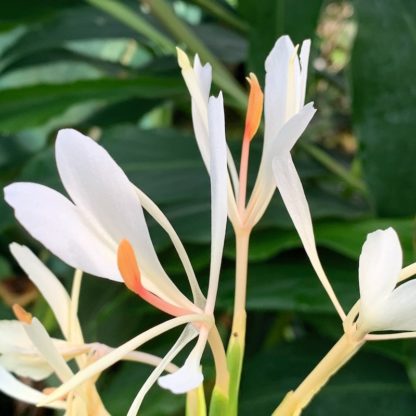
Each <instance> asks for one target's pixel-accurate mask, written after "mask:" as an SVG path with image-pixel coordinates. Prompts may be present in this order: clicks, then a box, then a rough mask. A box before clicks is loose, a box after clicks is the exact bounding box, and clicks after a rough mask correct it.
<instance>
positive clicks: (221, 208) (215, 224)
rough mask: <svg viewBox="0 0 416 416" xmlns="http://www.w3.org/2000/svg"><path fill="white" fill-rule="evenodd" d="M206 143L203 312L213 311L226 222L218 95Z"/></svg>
mask: <svg viewBox="0 0 416 416" xmlns="http://www.w3.org/2000/svg"><path fill="white" fill-rule="evenodd" d="M208 105H209V109H208V117H209V143H210V152H211V175H210V179H211V265H210V277H209V287H208V296H207V305H206V311H207V313H213V311H214V306H215V299H216V296H217V289H218V280H219V275H220V269H221V259H222V251H223V248H224V239H225V230H226V225H227V145H226V141H225V120H224V103H223V98H222V94H221V93H220V94H219V96H218V98H215V97H211V98H210V100H209V104H208Z"/></svg>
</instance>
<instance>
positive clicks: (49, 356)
mask: <svg viewBox="0 0 416 416" xmlns="http://www.w3.org/2000/svg"><path fill="white" fill-rule="evenodd" d="M23 327H24V329H25V331H26V333H27V335H28V336H29V338H30V339H31V341H32V343H33V345H34V346H35V347H36V348H37V349H38V351H39V353H40V354H41V355H42V356H43V358H44V359H45V360H46V361H47V362H48V363H49V365H50V366H51V367H52V368H53V370H54V371H55V373H56V375H57V376H58V377H59V378H60V380H61V381H62V382H65V381H68V380H69V379H70V378H71V377H72V375H73V373H72V371H71V369H70V368H69V366H68V364H67V363H66V361H65V360H64V358H63V357H62V355H61V354H60V352H59V351H58V349H57V348H56V346H55V344H54V342H53V340H52V338H51V337H50V336H49V334H48V333H47V332H46V329H45V328H44V327H43V325H42V324H41V323H40V322H39V320H38V319H37V318H33V319H32V323H30V324H24V326H23Z"/></svg>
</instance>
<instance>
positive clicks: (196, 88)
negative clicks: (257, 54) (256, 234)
mask: <svg viewBox="0 0 416 416" xmlns="http://www.w3.org/2000/svg"><path fill="white" fill-rule="evenodd" d="M297 50H298V48H297V47H295V46H294V45H293V43H292V41H291V40H290V38H289V37H288V36H282V37H280V38H279V39H278V40H277V41H276V44H275V45H274V47H273V49H272V51H271V52H270V54H269V56H268V57H267V59H266V63H265V67H266V82H265V94H264V128H265V132H264V145H263V154H262V159H261V164H260V167H259V171H258V175H257V179H256V183H255V186H254V189H253V192H252V194H251V196H250V199H249V201H248V204H247V206H246V186H247V169H248V157H249V146H250V141H251V140H252V138H253V136H254V135H255V133H256V131H257V129H258V127H259V124H260V120H261V113H262V105H263V95H262V92H261V88H260V86H259V84H258V81H257V78H256V77H255V75H254V74H250V77H249V78H247V80H248V81H249V83H250V87H251V91H250V97H249V103H248V108H247V118H246V128H245V132H244V138H243V149H242V154H241V162H240V175H239V176H238V175H237V171H236V168H235V164H234V161H233V159H232V156H231V153H230V151H228V169H229V179H228V188H229V192H228V215H229V217H230V220H231V222H232V223H233V225H234V227H236V226H239V227H241V226H243V227H244V226H245V227H250V228H252V227H253V226H254V225H255V224H256V223H257V222H258V221H259V220H260V218H261V217H262V216H263V214H264V212H265V210H266V208H267V206H268V205H269V203H270V200H271V198H272V196H273V193H274V190H275V184H274V181H273V173H272V161H273V158H274V157H275V156H276V155H279V154H280V153H282V152H289V151H290V149H291V148H292V147H293V145H294V144H295V142H296V141H297V140H298V138H299V137H300V136H301V134H302V133H303V132H304V130H305V129H306V127H307V125H308V123H309V122H310V120H311V119H312V117H313V115H314V113H315V111H316V110H315V108H314V107H313V103H309V104H307V105H304V101H305V89H306V79H307V72H308V71H307V68H308V60H309V50H310V40H305V41H304V42H303V43H302V47H301V51H300V54H299V56H298V54H297ZM178 61H179V65H180V67H181V68H182V75H183V77H184V80H185V82H186V85H187V87H188V90H189V92H190V94H191V97H192V116H193V124H194V131H195V137H196V139H197V144H198V147H199V150H200V152H201V155H202V158H203V160H204V162H205V165H206V166H207V169H208V171H209V158H210V151H209V146H208V134H207V126H208V123H207V103H208V96H209V90H210V87H211V78H212V74H211V66H210V65H209V64H206V65H204V66H202V65H201V62H200V60H199V57H198V55H196V56H195V59H194V64H193V67H192V66H191V64H190V62H189V59H188V57H187V56H186V54H185V53H184V52H183V51H181V50H180V49H178ZM231 184H232V185H231Z"/></svg>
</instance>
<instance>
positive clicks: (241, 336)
mask: <svg viewBox="0 0 416 416" xmlns="http://www.w3.org/2000/svg"><path fill="white" fill-rule="evenodd" d="M250 232H251V228H240V229H237V228H236V231H235V234H236V276H235V279H236V282H235V298H234V317H233V325H232V330H231V337H230V341H229V343H228V349H227V361H228V369H229V372H230V388H229V409H228V413H227V414H228V416H236V415H237V413H238V393H239V389H240V380H241V372H242V369H243V360H244V350H245V335H246V291H247V267H248V249H249V240H250Z"/></svg>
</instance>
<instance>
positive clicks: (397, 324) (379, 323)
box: [365, 280, 416, 331]
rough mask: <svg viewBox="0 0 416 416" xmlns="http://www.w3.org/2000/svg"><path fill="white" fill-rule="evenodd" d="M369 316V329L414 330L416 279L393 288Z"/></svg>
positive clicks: (415, 319)
mask: <svg viewBox="0 0 416 416" xmlns="http://www.w3.org/2000/svg"><path fill="white" fill-rule="evenodd" d="M371 318H372V320H371V323H370V324H371V328H369V330H370V331H416V280H412V281H410V282H406V283H403V284H402V285H400V286H399V287H398V288H397V289H395V290H394V291H393V293H392V294H391V295H390V296H389V297H388V298H387V299H386V300H385V301H384V302H383V304H382V305H380V306H379V307H378V308H377V312H376V313H373V314H372V315H371ZM365 322H366V321H365Z"/></svg>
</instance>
